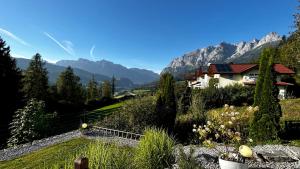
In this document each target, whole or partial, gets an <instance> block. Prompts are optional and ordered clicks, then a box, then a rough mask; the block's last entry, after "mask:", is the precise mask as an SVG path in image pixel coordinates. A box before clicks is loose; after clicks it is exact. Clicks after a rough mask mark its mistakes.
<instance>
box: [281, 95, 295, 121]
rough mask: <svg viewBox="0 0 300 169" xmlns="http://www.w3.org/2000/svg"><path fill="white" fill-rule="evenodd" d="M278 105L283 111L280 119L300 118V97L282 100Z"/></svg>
mask: <svg viewBox="0 0 300 169" xmlns="http://www.w3.org/2000/svg"><path fill="white" fill-rule="evenodd" d="M280 105H281V109H282V112H283V116H282V120H284V121H285V120H300V98H298V99H286V100H282V101H281V102H280Z"/></svg>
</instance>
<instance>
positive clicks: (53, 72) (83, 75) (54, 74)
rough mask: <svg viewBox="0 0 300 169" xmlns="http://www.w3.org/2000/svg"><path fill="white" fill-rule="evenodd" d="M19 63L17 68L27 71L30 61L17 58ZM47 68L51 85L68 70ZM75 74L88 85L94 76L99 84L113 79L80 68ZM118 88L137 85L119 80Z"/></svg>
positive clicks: (53, 65) (48, 65)
mask: <svg viewBox="0 0 300 169" xmlns="http://www.w3.org/2000/svg"><path fill="white" fill-rule="evenodd" d="M16 61H17V66H18V67H19V68H20V69H22V70H25V69H27V67H28V65H29V62H30V59H24V58H16ZM45 67H46V68H47V70H48V76H49V82H50V83H51V84H54V83H55V82H56V80H57V78H58V76H59V74H60V73H61V72H62V71H64V70H65V69H66V67H64V66H58V65H55V64H52V63H48V62H47V63H46V65H45ZM73 70H74V73H75V74H76V75H77V76H79V77H80V81H81V83H82V84H87V83H88V82H89V80H90V79H92V76H93V75H94V77H95V79H96V81H98V82H102V81H104V80H111V77H108V76H104V75H101V74H94V73H90V72H87V71H84V70H81V69H78V68H73ZM116 86H117V87H118V88H133V87H134V86H135V85H134V84H133V82H132V81H131V80H129V79H127V78H120V79H117V82H116Z"/></svg>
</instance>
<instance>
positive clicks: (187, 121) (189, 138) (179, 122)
mask: <svg viewBox="0 0 300 169" xmlns="http://www.w3.org/2000/svg"><path fill="white" fill-rule="evenodd" d="M204 122H205V118H203V116H201V115H200V114H196V113H191V112H189V113H188V114H183V115H180V116H177V118H176V123H175V128H174V136H175V138H176V141H179V142H180V143H182V144H191V143H195V142H197V139H196V137H195V134H194V133H193V132H192V130H191V126H192V125H193V124H203V123H204Z"/></svg>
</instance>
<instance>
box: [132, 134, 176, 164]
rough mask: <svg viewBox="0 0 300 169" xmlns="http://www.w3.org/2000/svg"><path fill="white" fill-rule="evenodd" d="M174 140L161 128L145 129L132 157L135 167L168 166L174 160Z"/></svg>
mask: <svg viewBox="0 0 300 169" xmlns="http://www.w3.org/2000/svg"><path fill="white" fill-rule="evenodd" d="M174 145H175V142H174V140H173V139H172V138H171V137H169V135H168V134H167V133H166V132H165V131H164V130H161V129H146V131H145V136H144V137H143V138H142V139H141V140H140V143H139V145H138V147H137V148H136V153H135V157H134V161H135V167H136V168H144V169H164V168H170V167H171V166H172V164H173V163H174V161H175V157H174V154H173V152H174Z"/></svg>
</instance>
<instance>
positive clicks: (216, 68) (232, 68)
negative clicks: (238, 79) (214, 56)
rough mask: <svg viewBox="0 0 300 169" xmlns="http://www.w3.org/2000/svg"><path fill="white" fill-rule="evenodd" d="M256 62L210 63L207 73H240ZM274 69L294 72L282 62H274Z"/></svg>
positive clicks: (253, 65) (279, 71) (282, 71)
mask: <svg viewBox="0 0 300 169" xmlns="http://www.w3.org/2000/svg"><path fill="white" fill-rule="evenodd" d="M255 67H258V64H211V65H210V66H209V68H208V72H209V74H240V73H244V72H247V71H249V70H251V69H253V68H255ZM274 70H275V71H276V72H277V73H279V74H294V73H295V72H294V71H293V70H291V69H289V68H287V67H286V66H284V65H282V64H274Z"/></svg>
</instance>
